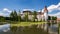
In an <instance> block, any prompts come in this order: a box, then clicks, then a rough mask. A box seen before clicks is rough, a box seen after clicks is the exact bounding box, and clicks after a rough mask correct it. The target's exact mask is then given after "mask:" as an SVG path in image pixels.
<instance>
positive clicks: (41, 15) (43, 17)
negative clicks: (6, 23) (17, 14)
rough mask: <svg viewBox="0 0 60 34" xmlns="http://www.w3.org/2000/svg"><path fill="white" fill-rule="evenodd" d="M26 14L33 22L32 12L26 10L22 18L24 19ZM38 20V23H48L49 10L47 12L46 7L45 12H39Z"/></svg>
mask: <svg viewBox="0 0 60 34" xmlns="http://www.w3.org/2000/svg"><path fill="white" fill-rule="evenodd" d="M26 14H28V19H29V20H33V17H34V15H33V13H32V12H31V11H30V10H24V11H23V14H22V16H21V17H22V18H23V17H24V16H25V15H26ZM37 19H38V21H41V20H42V21H44V20H45V21H47V19H48V10H47V7H46V6H45V7H44V11H43V12H42V11H39V12H37Z"/></svg>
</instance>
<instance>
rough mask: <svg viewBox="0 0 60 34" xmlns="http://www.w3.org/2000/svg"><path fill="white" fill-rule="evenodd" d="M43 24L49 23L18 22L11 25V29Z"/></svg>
mask: <svg viewBox="0 0 60 34" xmlns="http://www.w3.org/2000/svg"><path fill="white" fill-rule="evenodd" d="M43 23H47V22H16V24H11V27H12V26H17V27H19V26H29V25H32V24H35V25H36V24H43Z"/></svg>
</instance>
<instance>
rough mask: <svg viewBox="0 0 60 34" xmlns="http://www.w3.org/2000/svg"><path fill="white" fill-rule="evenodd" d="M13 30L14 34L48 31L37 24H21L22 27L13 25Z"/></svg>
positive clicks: (44, 33) (34, 33) (39, 33)
mask: <svg viewBox="0 0 60 34" xmlns="http://www.w3.org/2000/svg"><path fill="white" fill-rule="evenodd" d="M11 31H12V32H14V34H47V32H46V31H44V30H43V29H41V28H37V25H31V26H30V27H28V26H24V27H22V26H20V27H18V28H17V27H12V28H11Z"/></svg>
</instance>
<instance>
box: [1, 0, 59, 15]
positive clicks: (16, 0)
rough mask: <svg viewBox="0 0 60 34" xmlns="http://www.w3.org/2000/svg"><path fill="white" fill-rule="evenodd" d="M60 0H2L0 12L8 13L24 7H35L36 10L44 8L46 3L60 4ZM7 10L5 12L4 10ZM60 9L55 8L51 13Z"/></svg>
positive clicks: (48, 4) (49, 4) (47, 4)
mask: <svg viewBox="0 0 60 34" xmlns="http://www.w3.org/2000/svg"><path fill="white" fill-rule="evenodd" d="M59 3H60V0H0V13H2V14H3V13H4V14H6V15H7V14H8V13H9V12H6V10H7V11H12V10H14V9H16V10H19V9H20V10H23V9H34V10H36V11H38V10H40V9H43V8H44V6H45V5H46V6H47V7H50V6H52V5H58V4H59ZM4 10H5V12H4ZM59 11H60V10H56V11H55V9H53V10H52V12H50V14H55V13H58V12H59Z"/></svg>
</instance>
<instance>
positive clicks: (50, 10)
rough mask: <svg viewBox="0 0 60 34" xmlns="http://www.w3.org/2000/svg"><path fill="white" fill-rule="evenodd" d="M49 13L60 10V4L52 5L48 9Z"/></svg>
mask: <svg viewBox="0 0 60 34" xmlns="http://www.w3.org/2000/svg"><path fill="white" fill-rule="evenodd" d="M47 9H48V11H49V12H52V11H53V10H54V9H56V10H60V3H58V4H57V5H50V6H49V7H47Z"/></svg>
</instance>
